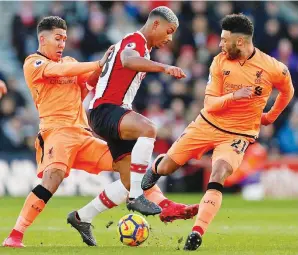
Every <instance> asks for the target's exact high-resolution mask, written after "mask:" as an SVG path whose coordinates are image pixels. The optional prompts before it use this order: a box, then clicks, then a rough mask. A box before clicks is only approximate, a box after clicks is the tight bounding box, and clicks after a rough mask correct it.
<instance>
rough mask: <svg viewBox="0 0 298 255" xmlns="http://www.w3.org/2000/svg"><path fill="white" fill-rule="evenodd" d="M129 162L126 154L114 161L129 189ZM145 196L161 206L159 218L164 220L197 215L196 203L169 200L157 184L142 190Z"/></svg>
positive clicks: (129, 158) (168, 220)
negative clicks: (187, 203)
mask: <svg viewBox="0 0 298 255" xmlns="http://www.w3.org/2000/svg"><path fill="white" fill-rule="evenodd" d="M130 162H131V156H130V155H126V156H125V157H124V158H122V160H120V161H117V162H116V163H115V168H114V170H115V171H117V172H119V173H120V178H121V180H122V182H123V183H124V185H126V188H127V189H129V183H130V171H129V169H130ZM144 196H145V198H147V199H148V200H149V201H150V202H153V203H155V204H157V205H158V206H160V207H161V209H162V212H161V214H160V219H161V220H162V221H164V222H170V221H174V220H177V219H189V218H192V217H194V216H195V215H197V212H198V205H185V204H179V203H176V202H174V201H171V200H169V199H168V198H167V197H165V196H164V194H163V193H162V191H161V190H160V188H159V187H158V186H157V185H154V186H153V187H151V188H150V189H148V190H146V191H145V192H144Z"/></svg>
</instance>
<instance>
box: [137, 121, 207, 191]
mask: <svg viewBox="0 0 298 255" xmlns="http://www.w3.org/2000/svg"><path fill="white" fill-rule="evenodd" d="M205 133H206V131H205V128H204V126H202V127H197V126H196V124H195V123H191V124H190V125H189V126H188V127H187V128H186V129H185V131H184V132H183V134H182V135H181V136H180V138H178V139H177V141H176V142H175V143H174V144H173V145H172V146H171V148H170V149H169V151H168V152H167V154H166V155H160V156H158V157H157V158H156V159H155V161H154V163H153V164H152V168H151V169H149V170H148V171H147V172H146V174H145V176H144V178H143V180H142V188H143V190H145V191H146V190H148V189H150V188H152V187H153V186H154V185H155V184H156V183H157V181H158V180H159V178H160V177H161V176H162V175H164V176H165V175H169V174H171V173H173V172H175V171H176V170H177V169H178V168H179V167H180V166H182V165H184V164H185V163H186V162H187V161H188V160H190V159H191V158H200V157H201V156H202V155H203V153H205V152H206V151H208V150H210V149H211V148H212V144H211V145H210V141H209V138H208V137H207V136H206V134H205Z"/></svg>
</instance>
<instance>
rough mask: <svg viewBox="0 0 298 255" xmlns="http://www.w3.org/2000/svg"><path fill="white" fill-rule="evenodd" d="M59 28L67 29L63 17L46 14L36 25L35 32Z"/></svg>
mask: <svg viewBox="0 0 298 255" xmlns="http://www.w3.org/2000/svg"><path fill="white" fill-rule="evenodd" d="M55 28H61V29H64V30H67V25H66V22H65V20H64V19H62V18H60V17H58V16H48V17H45V18H43V19H42V20H41V21H40V22H39V23H38V25H37V34H39V33H40V32H42V31H46V30H53V29H55Z"/></svg>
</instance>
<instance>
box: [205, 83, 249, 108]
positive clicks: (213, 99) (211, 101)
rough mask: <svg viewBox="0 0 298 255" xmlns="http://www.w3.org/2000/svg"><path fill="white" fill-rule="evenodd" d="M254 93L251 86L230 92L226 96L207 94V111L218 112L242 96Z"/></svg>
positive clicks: (247, 96)
mask: <svg viewBox="0 0 298 255" xmlns="http://www.w3.org/2000/svg"><path fill="white" fill-rule="evenodd" d="M252 93H253V89H252V88H251V87H244V88H241V89H239V90H237V91H235V92H234V93H229V94H226V95H224V96H211V95H206V96H205V100H204V108H205V109H206V111H207V112H217V111H222V110H224V109H226V108H227V107H228V106H229V103H230V102H232V101H234V100H239V99H241V98H250V97H251V95H252Z"/></svg>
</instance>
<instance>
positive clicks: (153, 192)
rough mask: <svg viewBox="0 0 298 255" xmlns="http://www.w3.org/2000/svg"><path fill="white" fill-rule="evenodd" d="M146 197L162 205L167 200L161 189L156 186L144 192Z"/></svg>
mask: <svg viewBox="0 0 298 255" xmlns="http://www.w3.org/2000/svg"><path fill="white" fill-rule="evenodd" d="M144 194H145V197H146V198H147V199H148V200H150V201H151V202H153V203H155V204H157V205H158V204H160V202H162V201H164V200H165V199H167V198H166V197H165V196H164V195H163V193H162V191H161V190H160V188H159V187H158V186H157V185H154V186H153V187H152V188H150V189H148V190H145V191H144Z"/></svg>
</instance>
